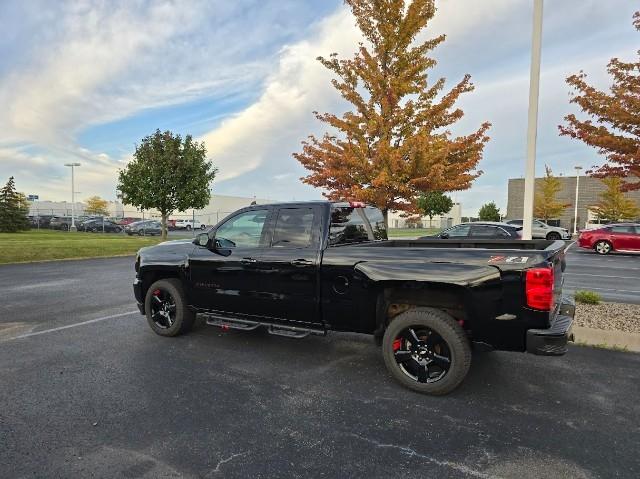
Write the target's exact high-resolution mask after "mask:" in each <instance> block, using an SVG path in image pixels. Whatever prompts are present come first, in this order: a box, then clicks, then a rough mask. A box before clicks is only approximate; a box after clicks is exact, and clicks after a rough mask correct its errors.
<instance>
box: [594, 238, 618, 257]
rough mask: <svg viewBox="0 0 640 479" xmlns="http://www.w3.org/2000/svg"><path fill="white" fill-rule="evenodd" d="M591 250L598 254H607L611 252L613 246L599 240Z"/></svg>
mask: <svg viewBox="0 0 640 479" xmlns="http://www.w3.org/2000/svg"><path fill="white" fill-rule="evenodd" d="M593 249H594V250H595V252H596V253H598V254H609V253H611V251H612V250H613V246H612V245H611V243H609V242H608V241H605V240H600V241H598V242H596V244H595V245H593Z"/></svg>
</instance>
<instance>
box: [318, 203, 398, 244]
mask: <svg viewBox="0 0 640 479" xmlns="http://www.w3.org/2000/svg"><path fill="white" fill-rule="evenodd" d="M386 239H387V227H386V225H385V222H384V216H383V215H382V212H381V211H380V210H379V209H377V208H372V207H370V206H362V207H361V206H350V205H344V206H343V205H334V206H333V207H332V209H331V224H330V227H329V245H330V246H337V245H343V244H353V243H362V242H367V241H379V240H386Z"/></svg>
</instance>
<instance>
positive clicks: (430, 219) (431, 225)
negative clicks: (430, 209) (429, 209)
mask: <svg viewBox="0 0 640 479" xmlns="http://www.w3.org/2000/svg"><path fill="white" fill-rule="evenodd" d="M431 228H433V216H429V229H431Z"/></svg>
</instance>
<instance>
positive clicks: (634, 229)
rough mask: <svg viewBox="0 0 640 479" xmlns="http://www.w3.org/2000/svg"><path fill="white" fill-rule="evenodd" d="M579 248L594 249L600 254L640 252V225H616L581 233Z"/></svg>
mask: <svg viewBox="0 0 640 479" xmlns="http://www.w3.org/2000/svg"><path fill="white" fill-rule="evenodd" d="M578 246H580V247H581V248H585V249H593V250H594V251H595V252H596V253H598V254H609V253H611V252H612V251H619V252H622V253H638V252H640V224H637V223H616V224H608V225H606V226H603V227H602V228H595V229H591V230H582V231H580V236H579V237H578Z"/></svg>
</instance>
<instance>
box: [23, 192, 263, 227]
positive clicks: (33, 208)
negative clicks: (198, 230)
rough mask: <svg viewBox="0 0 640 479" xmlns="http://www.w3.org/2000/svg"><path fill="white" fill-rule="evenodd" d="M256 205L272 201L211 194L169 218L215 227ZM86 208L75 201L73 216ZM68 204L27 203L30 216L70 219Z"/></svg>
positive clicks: (113, 206)
mask: <svg viewBox="0 0 640 479" xmlns="http://www.w3.org/2000/svg"><path fill="white" fill-rule="evenodd" d="M254 201H255V202H256V203H257V204H268V203H274V202H275V200H270V199H265V198H255V197H242V196H225V195H211V201H209V204H208V205H207V206H206V207H205V208H202V209H200V210H187V211H177V212H175V213H174V214H172V215H171V216H170V218H171V219H179V218H192V217H194V216H195V218H196V219H198V220H200V222H202V223H204V224H205V225H214V224H216V223H217V222H218V221H220V220H221V219H222V218H224V217H225V216H227V215H228V214H230V213H233V212H234V211H236V210H239V209H240V208H244V207H245V206H249V205H250V204H251V203H252V202H254ZM85 207H86V205H85V204H84V203H82V202H76V204H75V214H76V216H81V215H84V214H85ZM107 209H108V210H109V216H110V217H113V218H123V217H133V218H160V213H159V212H158V211H157V210H145V211H142V210H139V209H136V208H134V207H132V206H128V205H123V204H122V203H120V202H118V201H109V202H108V206H107ZM71 211H72V207H71V202H66V201H30V202H29V215H30V216H71Z"/></svg>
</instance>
